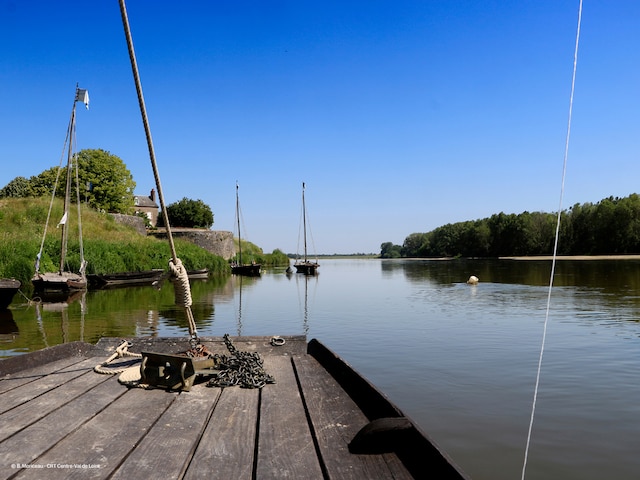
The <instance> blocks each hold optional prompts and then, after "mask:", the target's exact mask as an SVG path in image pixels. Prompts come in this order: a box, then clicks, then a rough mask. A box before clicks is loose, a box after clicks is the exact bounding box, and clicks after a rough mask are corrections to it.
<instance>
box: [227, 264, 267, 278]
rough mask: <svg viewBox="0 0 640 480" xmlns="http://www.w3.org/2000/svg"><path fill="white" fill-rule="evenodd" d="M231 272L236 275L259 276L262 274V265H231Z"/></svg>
mask: <svg viewBox="0 0 640 480" xmlns="http://www.w3.org/2000/svg"><path fill="white" fill-rule="evenodd" d="M231 273H233V274H234V275H244V276H245V277H257V276H259V275H260V265H259V264H251V265H231Z"/></svg>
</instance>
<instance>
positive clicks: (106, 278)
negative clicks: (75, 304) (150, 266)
mask: <svg viewBox="0 0 640 480" xmlns="http://www.w3.org/2000/svg"><path fill="white" fill-rule="evenodd" d="M163 274H164V270H162V269H161V268H160V269H154V270H144V271H141V272H122V273H105V274H90V275H87V281H88V284H89V288H91V289H101V288H113V287H126V286H132V285H136V286H141V285H152V284H153V283H154V282H156V281H158V280H160V278H161V277H162V276H163Z"/></svg>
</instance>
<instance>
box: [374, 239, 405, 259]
mask: <svg viewBox="0 0 640 480" xmlns="http://www.w3.org/2000/svg"><path fill="white" fill-rule="evenodd" d="M405 243H406V242H405ZM401 251H402V247H401V246H400V245H394V244H393V243H391V242H385V243H383V244H382V245H380V258H400V257H401V256H402V255H401Z"/></svg>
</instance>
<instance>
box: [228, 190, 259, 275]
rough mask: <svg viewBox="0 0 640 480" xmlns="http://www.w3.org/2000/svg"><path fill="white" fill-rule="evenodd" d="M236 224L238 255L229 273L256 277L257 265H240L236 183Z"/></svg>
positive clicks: (240, 245)
mask: <svg viewBox="0 0 640 480" xmlns="http://www.w3.org/2000/svg"><path fill="white" fill-rule="evenodd" d="M236 224H237V227H238V253H237V255H236V261H235V262H233V263H232V264H231V273H233V274H234V275H245V276H254V277H255V276H258V275H260V264H259V263H255V262H252V263H247V264H245V263H242V235H241V234H240V196H239V195H238V183H237V182H236Z"/></svg>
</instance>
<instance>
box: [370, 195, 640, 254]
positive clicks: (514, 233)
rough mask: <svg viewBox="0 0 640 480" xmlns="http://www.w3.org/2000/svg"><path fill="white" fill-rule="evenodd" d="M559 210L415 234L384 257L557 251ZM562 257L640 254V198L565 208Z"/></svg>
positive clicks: (384, 249)
mask: <svg viewBox="0 0 640 480" xmlns="http://www.w3.org/2000/svg"><path fill="white" fill-rule="evenodd" d="M557 218H558V215H557V213H543V212H533V213H530V212H523V213H520V214H505V213H498V214H494V215H492V216H491V217H489V218H484V219H481V220H473V221H466V222H458V223H450V224H447V225H444V226H442V227H438V228H436V229H435V230H432V231H430V232H427V233H412V234H411V235H409V236H408V237H407V238H405V240H404V244H403V245H402V246H400V245H394V244H393V243H391V242H386V243H383V244H382V245H381V246H380V249H381V251H380V256H381V257H382V258H400V257H504V256H526V255H549V254H552V253H553V244H554V239H555V233H556V225H557ZM559 233H560V236H559V243H558V254H559V255H612V254H637V253H640V196H638V194H635V193H633V194H631V195H629V196H628V197H625V198H613V197H609V198H606V199H603V200H601V201H600V202H598V203H596V204H592V203H585V204H582V205H581V204H575V205H574V206H572V207H571V208H569V209H568V210H565V211H563V212H561V220H560V232H559Z"/></svg>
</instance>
